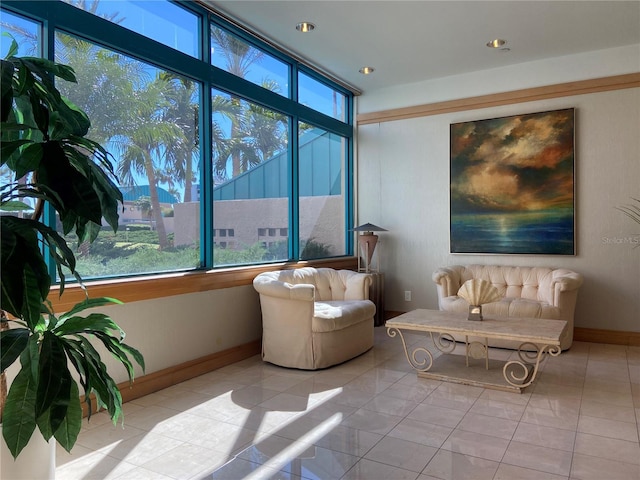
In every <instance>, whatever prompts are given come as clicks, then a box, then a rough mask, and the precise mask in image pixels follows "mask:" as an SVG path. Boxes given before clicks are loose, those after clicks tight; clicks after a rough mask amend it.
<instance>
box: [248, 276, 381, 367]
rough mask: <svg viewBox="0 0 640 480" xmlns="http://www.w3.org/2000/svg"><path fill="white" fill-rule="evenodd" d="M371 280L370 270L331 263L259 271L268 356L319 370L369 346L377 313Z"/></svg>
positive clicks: (283, 363)
mask: <svg viewBox="0 0 640 480" xmlns="http://www.w3.org/2000/svg"><path fill="white" fill-rule="evenodd" d="M370 285H371V276H370V275H367V274H364V273H357V272H353V271H351V270H333V269H331V268H311V267H305V268H299V269H295V270H280V271H274V272H266V273H261V274H259V275H258V276H257V277H256V278H255V279H254V280H253V286H254V288H255V289H256V291H257V292H258V293H259V294H260V306H261V308H262V358H263V360H265V361H267V362H271V363H274V364H276V365H281V366H283V367H293V368H300V369H305V370H315V369H317V368H325V367H329V366H331V365H336V364H338V363H341V362H344V361H346V360H349V359H351V358H353V357H355V356H357V355H360V354H361V353H364V352H366V351H367V350H369V349H370V348H371V347H372V346H373V317H374V315H375V313H376V307H375V305H374V304H373V302H371V301H370V300H369V299H368V298H369V287H370Z"/></svg>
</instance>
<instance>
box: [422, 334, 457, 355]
mask: <svg viewBox="0 0 640 480" xmlns="http://www.w3.org/2000/svg"><path fill="white" fill-rule="evenodd" d="M429 335H431V341H432V342H433V345H434V346H435V347H436V348H437V349H438V350H440V351H441V352H442V353H451V352H453V351H454V350H455V348H456V340H455V338H453V335H451V334H450V333H435V332H429Z"/></svg>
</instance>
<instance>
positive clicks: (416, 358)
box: [387, 327, 433, 372]
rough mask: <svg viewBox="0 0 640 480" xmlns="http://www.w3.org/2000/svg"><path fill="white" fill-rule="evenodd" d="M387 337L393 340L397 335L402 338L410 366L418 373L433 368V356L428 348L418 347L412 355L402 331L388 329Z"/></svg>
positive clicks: (392, 328)
mask: <svg viewBox="0 0 640 480" xmlns="http://www.w3.org/2000/svg"><path fill="white" fill-rule="evenodd" d="M387 335H389V336H390V337H391V338H393V337H395V336H396V335H398V336H400V340H401V341H402V348H403V349H404V355H405V357H406V358H407V361H408V362H409V365H411V366H412V367H413V368H414V369H415V370H417V371H418V372H427V371H429V369H430V368H431V367H432V366H433V355H432V354H431V352H430V351H429V350H427V349H426V348H424V347H416V348H414V349H413V351H412V352H411V353H409V350H408V349H407V342H405V340H404V336H403V335H402V331H401V330H400V329H399V328H394V327H387ZM420 357H422V358H420Z"/></svg>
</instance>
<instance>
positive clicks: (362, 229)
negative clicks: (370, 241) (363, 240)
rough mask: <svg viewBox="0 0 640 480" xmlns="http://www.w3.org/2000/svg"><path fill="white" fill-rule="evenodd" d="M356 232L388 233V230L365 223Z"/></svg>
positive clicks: (356, 228)
mask: <svg viewBox="0 0 640 480" xmlns="http://www.w3.org/2000/svg"><path fill="white" fill-rule="evenodd" d="M353 231H354V232H386V231H388V230H387V229H386V228H382V227H378V226H377V225H374V224H373V223H363V224H362V225H360V226H359V227H355V228H354V229H353Z"/></svg>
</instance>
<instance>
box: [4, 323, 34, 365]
mask: <svg viewBox="0 0 640 480" xmlns="http://www.w3.org/2000/svg"><path fill="white" fill-rule="evenodd" d="M29 335H30V333H29V330H27V329H26V328H10V329H9V330H3V331H1V332H0V371H2V372H4V371H5V370H6V369H7V368H8V367H9V366H10V365H12V364H13V362H15V361H16V359H17V358H18V357H20V354H21V353H22V352H23V350H24V349H25V348H26V347H27V342H28V341H29Z"/></svg>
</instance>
